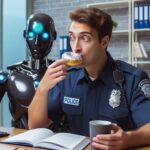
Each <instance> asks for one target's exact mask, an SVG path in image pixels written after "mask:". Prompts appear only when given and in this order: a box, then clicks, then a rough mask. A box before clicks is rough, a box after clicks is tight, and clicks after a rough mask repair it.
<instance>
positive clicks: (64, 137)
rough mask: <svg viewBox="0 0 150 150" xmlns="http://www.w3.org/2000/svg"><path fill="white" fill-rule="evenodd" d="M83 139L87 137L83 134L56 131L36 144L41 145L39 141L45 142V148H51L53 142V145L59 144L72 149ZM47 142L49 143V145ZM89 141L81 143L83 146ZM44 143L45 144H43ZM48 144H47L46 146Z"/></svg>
mask: <svg viewBox="0 0 150 150" xmlns="http://www.w3.org/2000/svg"><path fill="white" fill-rule="evenodd" d="M85 139H87V138H86V137H85V136H81V135H76V134H71V133H57V134H55V135H53V136H51V137H49V138H47V139H44V140H43V141H41V142H40V144H38V146H40V145H42V144H41V143H47V146H46V147H47V148H52V147H51V145H52V144H55V146H60V147H62V149H63V148H66V149H74V148H75V147H76V146H77V145H78V144H80V143H82V142H83V141H84V140H85ZM49 143H51V144H50V145H49ZM88 143H89V141H87V142H86V143H85V145H83V147H85V146H86V145H87V144H88ZM44 145H46V144H44ZM48 145H49V146H48Z"/></svg>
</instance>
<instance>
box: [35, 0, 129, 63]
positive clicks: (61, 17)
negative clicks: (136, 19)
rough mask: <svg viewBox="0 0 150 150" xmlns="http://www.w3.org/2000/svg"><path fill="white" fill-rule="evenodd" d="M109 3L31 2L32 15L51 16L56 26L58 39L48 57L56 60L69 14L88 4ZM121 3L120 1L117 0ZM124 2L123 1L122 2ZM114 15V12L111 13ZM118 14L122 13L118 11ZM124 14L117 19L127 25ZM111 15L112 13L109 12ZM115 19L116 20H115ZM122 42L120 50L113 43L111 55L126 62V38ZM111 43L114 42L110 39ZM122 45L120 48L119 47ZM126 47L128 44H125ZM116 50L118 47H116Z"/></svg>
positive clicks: (73, 0) (94, 0)
mask: <svg viewBox="0 0 150 150" xmlns="http://www.w3.org/2000/svg"><path fill="white" fill-rule="evenodd" d="M106 1H108V2H110V0H92V1H91V0H71V1H70V0H55V1H54V0H44V1H43V0H34V1H33V12H34V13H39V12H43V13H47V14H49V15H50V16H52V18H53V19H54V21H55V26H56V30H57V32H58V38H57V41H56V42H55V43H54V45H53V50H52V52H51V55H50V57H52V58H54V59H57V58H58V56H59V36H61V35H66V34H68V28H69V24H70V19H69V12H70V11H71V10H73V9H75V8H77V7H85V6H86V5H87V4H89V3H98V2H106ZM111 1H117V0H111ZM118 1H121V0H118ZM122 1H124V0H122ZM113 12H114V13H115V11H113ZM119 12H122V10H121V11H119ZM124 12H125V15H127V14H126V11H123V12H122V13H118V16H117V17H118V18H117V19H119V21H122V22H123V23H122V24H124V20H125V21H126V23H125V24H124V25H128V22H127V19H126V17H127V16H125V17H122V16H124ZM110 13H112V12H110ZM115 19H116V18H115ZM122 39H123V40H122V41H120V49H116V47H117V46H116V45H115V43H114V44H113V45H111V46H112V51H111V53H112V55H113V56H114V57H115V58H121V59H122V60H125V61H128V53H127V52H128V47H126V46H124V45H125V44H124V43H125V42H128V39H127V36H125V37H123V38H122ZM115 40H117V41H118V40H119V39H115ZM112 41H114V40H113V39H112ZM121 44H122V46H121ZM126 45H128V43H127V44H126ZM117 48H118V47H117Z"/></svg>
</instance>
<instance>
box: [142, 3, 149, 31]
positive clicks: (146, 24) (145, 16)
mask: <svg viewBox="0 0 150 150" xmlns="http://www.w3.org/2000/svg"><path fill="white" fill-rule="evenodd" d="M143 5H144V24H143V27H144V28H148V26H149V20H148V9H149V8H148V3H144V4H143Z"/></svg>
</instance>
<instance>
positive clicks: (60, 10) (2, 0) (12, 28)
mask: <svg viewBox="0 0 150 150" xmlns="http://www.w3.org/2000/svg"><path fill="white" fill-rule="evenodd" d="M113 1H115V2H117V1H118V2H120V1H125V0H92V1H91V0H71V1H70V0H13V1H10V0H0V70H1V69H2V70H6V67H7V66H8V65H11V64H15V63H17V62H19V61H22V60H25V59H27V48H26V43H25V40H24V38H23V30H24V28H25V25H26V20H27V18H28V16H29V15H30V14H32V13H46V14H48V15H50V16H51V17H52V18H53V19H54V22H55V27H56V31H57V34H58V36H57V40H56V41H55V42H54V44H53V48H52V51H51V53H50V55H49V57H50V58H51V59H57V58H59V37H60V36H62V35H67V34H68V28H69V25H70V19H69V12H70V11H72V10H73V9H75V8H77V7H86V6H87V4H91V3H102V2H113ZM118 9H119V8H118ZM120 10H121V11H120V13H119V14H118V15H117V20H119V22H120V24H121V25H122V26H121V28H126V26H128V24H129V22H128V13H127V11H126V8H125V9H124V8H122V7H121V8H120ZM111 13H112V14H113V13H116V12H115V10H113V11H112V12H111ZM149 33H150V32H149ZM149 33H146V38H147V37H150V34H149ZM117 38H118V37H115V40H116V41H119V44H120V50H115V49H117V48H118V47H117V46H116V45H115V44H114V45H111V46H112V47H111V48H112V49H113V51H111V54H112V55H113V57H114V58H120V59H121V60H124V61H128V58H129V55H128V50H127V49H128V46H124V43H127V42H128V37H127V36H123V37H122V38H121V39H120V38H119V39H117ZM148 68H149V66H148ZM10 120H11V116H10V113H9V101H8V98H7V95H5V97H4V98H3V100H2V103H1V104H0V124H1V125H4V126H10V125H11V123H10Z"/></svg>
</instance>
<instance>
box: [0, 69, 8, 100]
mask: <svg viewBox="0 0 150 150" xmlns="http://www.w3.org/2000/svg"><path fill="white" fill-rule="evenodd" d="M7 79H8V73H7V72H4V71H0V102H1V100H2V98H3V96H4V94H5V91H6V85H7Z"/></svg>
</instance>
